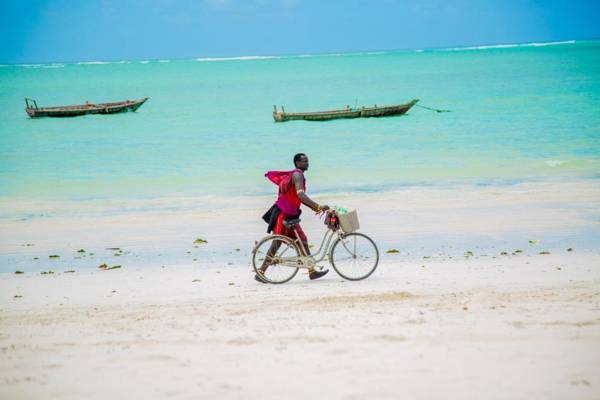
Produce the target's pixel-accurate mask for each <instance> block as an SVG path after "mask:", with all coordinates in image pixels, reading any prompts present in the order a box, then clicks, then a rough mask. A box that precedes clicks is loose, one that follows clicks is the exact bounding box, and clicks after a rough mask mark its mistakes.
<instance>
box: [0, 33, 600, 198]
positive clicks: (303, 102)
mask: <svg viewBox="0 0 600 400" xmlns="http://www.w3.org/2000/svg"><path fill="white" fill-rule="evenodd" d="M143 96H150V100H149V101H148V102H147V103H146V104H145V105H144V106H143V107H142V108H141V109H140V110H139V111H138V112H137V113H124V114H117V115H111V116H101V115H95V116H84V117H77V118H70V119H51V118H42V119H30V118H28V117H27V115H26V114H25V112H24V101H23V98H24V97H32V98H35V99H36V100H37V101H38V104H39V105H40V106H44V105H45V106H52V105H65V104H80V103H84V102H85V101H90V102H108V101H119V100H125V99H133V98H139V97H143ZM413 98H418V99H420V100H421V102H420V104H422V105H425V106H429V107H436V108H442V109H450V110H452V112H449V113H435V112H432V111H429V110H425V109H422V108H413V109H412V110H411V111H410V112H409V113H408V114H407V115H405V116H401V117H392V118H380V119H357V120H338V121H331V122H323V123H318V122H305V121H293V122H286V123H274V122H273V119H272V116H271V113H272V110H273V105H275V104H276V105H278V106H281V105H284V106H285V108H286V110H287V111H313V110H324V109H334V108H342V107H345V106H346V105H350V106H352V107H353V106H355V105H358V106H361V105H373V104H379V105H384V104H396V103H404V102H406V101H409V100H411V99H413ZM297 152H305V153H307V154H308V155H309V157H310V160H311V169H310V171H309V173H310V188H309V189H311V190H312V192H315V191H328V192H339V191H351V190H360V191H363V190H386V189H390V188H395V187H402V186H406V185H438V184H453V183H457V182H458V183H474V184H490V183H494V184H496V183H500V184H503V183H509V184H510V183H512V182H520V181H523V180H544V179H573V178H585V179H589V178H592V179H594V178H598V177H599V176H600V41H583V42H579V41H577V42H575V41H567V42H558V43H530V44H521V45H500V46H479V47H471V48H455V49H432V50H431V49H429V50H428V49H424V50H403V51H382V52H363V53H350V54H317V55H294V56H265V57H257V56H252V57H237V58H221V59H210V58H199V59H187V60H147V61H146V60H137V61H111V62H102V61H98V62H86V63H77V62H74V63H57V64H32V65H2V66H0V199H2V200H8V201H12V200H15V201H18V200H19V199H39V200H44V199H52V200H61V199H66V200H85V199H94V200H101V199H105V198H123V199H128V198H139V197H143V198H154V197H162V196H178V195H185V196H204V195H231V194H235V195H243V194H259V193H271V192H272V186H271V184H270V183H268V182H267V181H266V179H265V178H264V177H263V174H264V172H265V171H267V170H269V169H290V168H291V167H292V163H291V158H292V156H293V155H294V153H297Z"/></svg>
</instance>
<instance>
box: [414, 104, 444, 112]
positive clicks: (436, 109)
mask: <svg viewBox="0 0 600 400" xmlns="http://www.w3.org/2000/svg"><path fill="white" fill-rule="evenodd" d="M415 106H417V107H421V108H424V109H426V110H431V111H435V112H439V113H442V112H452V110H440V109H438V108H431V107H425V106H422V105H420V104H415Z"/></svg>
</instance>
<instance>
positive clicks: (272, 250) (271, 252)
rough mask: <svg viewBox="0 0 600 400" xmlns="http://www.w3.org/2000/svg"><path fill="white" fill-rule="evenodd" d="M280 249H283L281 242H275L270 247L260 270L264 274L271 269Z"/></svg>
mask: <svg viewBox="0 0 600 400" xmlns="http://www.w3.org/2000/svg"><path fill="white" fill-rule="evenodd" d="M279 247H281V240H273V243H271V247H269V250H267V254H266V255H265V259H264V260H263V263H262V265H261V266H260V268H259V269H260V270H261V271H262V272H265V271H266V270H267V268H269V265H271V264H273V256H274V255H275V254H276V253H277V250H279Z"/></svg>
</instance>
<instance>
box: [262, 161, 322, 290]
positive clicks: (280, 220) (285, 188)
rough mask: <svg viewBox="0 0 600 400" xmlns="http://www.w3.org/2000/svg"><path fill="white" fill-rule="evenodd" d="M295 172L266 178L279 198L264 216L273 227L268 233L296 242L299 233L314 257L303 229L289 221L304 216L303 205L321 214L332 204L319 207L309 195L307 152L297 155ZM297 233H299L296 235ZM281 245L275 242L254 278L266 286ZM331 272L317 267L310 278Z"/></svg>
mask: <svg viewBox="0 0 600 400" xmlns="http://www.w3.org/2000/svg"><path fill="white" fill-rule="evenodd" d="M294 166H295V169H294V170H292V171H286V172H277V171H270V172H267V174H266V176H267V178H269V179H270V180H271V181H273V182H274V183H276V184H278V186H279V193H278V198H277V201H276V202H275V204H274V205H273V207H271V209H270V210H269V211H268V212H267V213H266V214H265V215H264V216H263V219H264V220H265V222H267V223H268V224H269V228H268V230H267V232H268V233H271V232H273V233H275V234H278V235H284V236H287V237H289V238H291V239H292V240H295V239H296V234H297V235H298V237H299V238H300V241H301V242H302V245H303V246H304V249H305V250H306V254H310V249H309V248H308V239H307V238H306V234H305V233H304V231H303V230H302V228H301V227H300V224H299V223H295V224H294V226H291V227H290V226H288V225H287V224H286V223H284V222H285V221H291V220H295V219H298V218H299V217H300V213H301V212H302V211H301V210H300V206H301V204H304V205H305V206H307V207H309V208H310V209H312V210H313V211H315V212H317V213H320V212H324V211H327V210H329V206H328V205H319V204H318V203H317V202H315V201H314V200H312V199H311V198H310V197H308V195H307V194H306V179H305V177H304V172H305V171H307V170H308V157H307V156H306V154H304V153H298V154H296V155H295V156H294ZM294 230H295V232H294ZM280 245H281V243H280V242H279V241H274V242H273V244H272V245H271V247H270V248H269V250H268V252H267V256H268V257H266V258H265V260H264V261H263V263H262V265H261V267H260V268H259V270H258V271H257V273H256V276H255V277H254V279H256V280H257V281H259V282H263V283H265V282H266V281H265V277H264V273H265V272H266V271H267V269H268V268H269V265H270V263H269V261H268V260H270V259H271V257H272V256H273V255H274V254H275V253H276V252H277V249H278V248H279V246H280ZM327 272H329V270H327V269H326V270H322V271H317V270H316V269H314V268H311V269H310V270H309V273H308V276H309V278H310V279H311V280H313V279H318V278H320V277H322V276H324V275H325V274H327Z"/></svg>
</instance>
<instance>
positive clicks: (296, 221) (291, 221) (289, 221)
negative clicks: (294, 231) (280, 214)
mask: <svg viewBox="0 0 600 400" xmlns="http://www.w3.org/2000/svg"><path fill="white" fill-rule="evenodd" d="M299 223H300V218H295V219H284V220H283V226H285V227H286V228H291V227H293V226H296V225H298V224H299Z"/></svg>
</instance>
